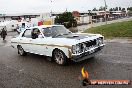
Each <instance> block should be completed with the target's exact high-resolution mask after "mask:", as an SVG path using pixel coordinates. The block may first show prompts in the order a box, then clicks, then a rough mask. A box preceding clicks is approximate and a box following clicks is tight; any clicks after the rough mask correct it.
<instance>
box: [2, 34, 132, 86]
mask: <svg viewBox="0 0 132 88" xmlns="http://www.w3.org/2000/svg"><path fill="white" fill-rule="evenodd" d="M14 35H15V34H14V33H9V34H8V36H7V38H6V41H4V42H3V41H2V39H1V38H0V88H83V86H82V85H81V80H79V78H80V77H81V68H82V67H85V69H86V70H87V71H88V72H89V78H90V79H129V80H132V44H131V43H118V42H106V46H105V47H104V49H103V50H102V52H100V53H99V54H98V55H96V56H95V57H94V58H90V59H88V60H85V61H82V62H78V63H74V62H70V63H69V64H68V65H67V66H59V65H57V64H56V63H54V62H49V61H48V60H47V59H46V58H47V57H45V56H39V55H34V54H28V55H27V56H24V57H23V56H19V55H18V54H17V50H15V49H13V48H12V47H11V46H10V39H11V38H12V36H14ZM84 88H132V85H89V86H86V87H84Z"/></svg>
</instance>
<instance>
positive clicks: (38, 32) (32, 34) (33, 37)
mask: <svg viewBox="0 0 132 88" xmlns="http://www.w3.org/2000/svg"><path fill="white" fill-rule="evenodd" d="M39 35H40V30H39V29H38V28H33V30H32V32H31V37H32V39H36V38H38V36H39Z"/></svg>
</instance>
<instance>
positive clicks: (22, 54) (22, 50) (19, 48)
mask: <svg viewBox="0 0 132 88" xmlns="http://www.w3.org/2000/svg"><path fill="white" fill-rule="evenodd" d="M18 54H20V55H21V56H25V55H26V54H27V53H26V52H25V51H24V49H23V48H22V46H18Z"/></svg>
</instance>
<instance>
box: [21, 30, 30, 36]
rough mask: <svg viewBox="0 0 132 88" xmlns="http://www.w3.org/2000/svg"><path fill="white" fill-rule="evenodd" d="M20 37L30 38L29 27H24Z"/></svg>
mask: <svg viewBox="0 0 132 88" xmlns="http://www.w3.org/2000/svg"><path fill="white" fill-rule="evenodd" d="M22 37H26V38H31V29H26V30H25V32H24V33H23V35H22Z"/></svg>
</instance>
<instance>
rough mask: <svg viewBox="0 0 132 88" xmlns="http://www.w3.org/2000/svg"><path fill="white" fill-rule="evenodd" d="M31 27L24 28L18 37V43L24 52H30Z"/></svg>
mask: <svg viewBox="0 0 132 88" xmlns="http://www.w3.org/2000/svg"><path fill="white" fill-rule="evenodd" d="M31 40H32V38H31V29H26V30H25V31H24V33H23V34H22V37H21V38H20V45H21V46H22V47H23V49H24V50H25V51H26V52H32V44H31Z"/></svg>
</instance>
